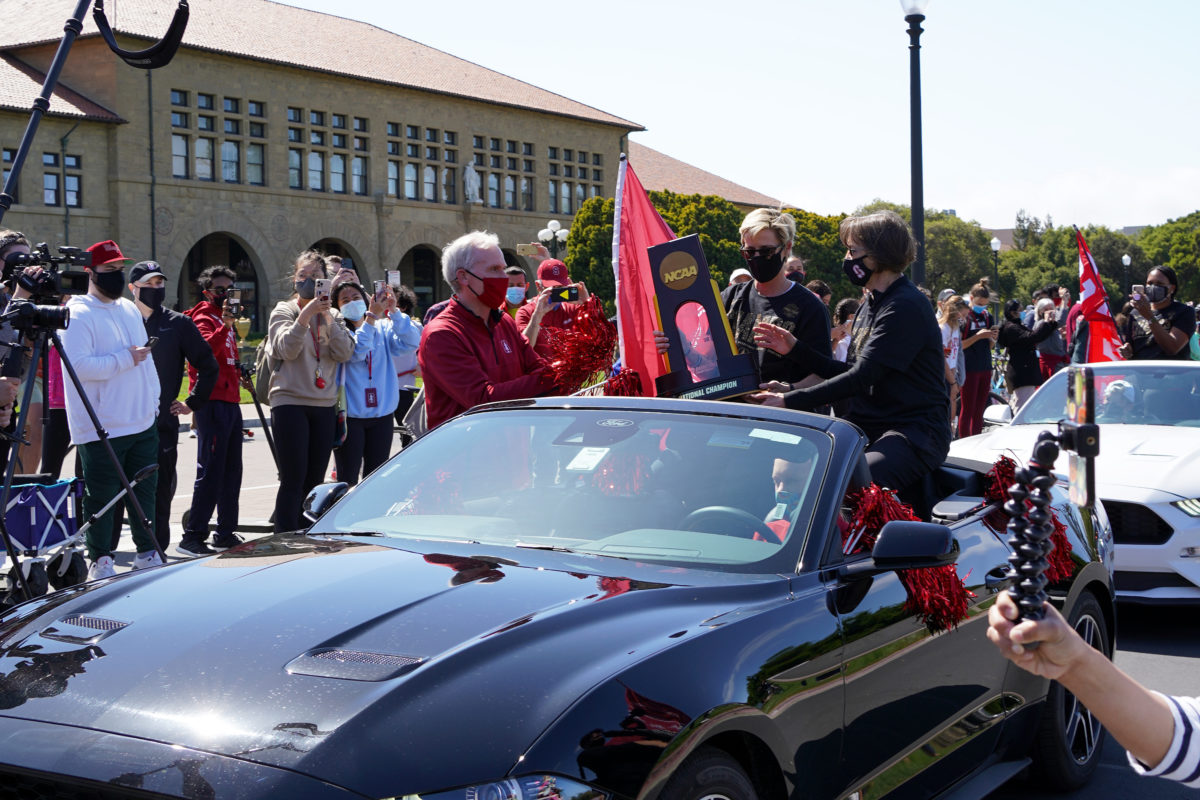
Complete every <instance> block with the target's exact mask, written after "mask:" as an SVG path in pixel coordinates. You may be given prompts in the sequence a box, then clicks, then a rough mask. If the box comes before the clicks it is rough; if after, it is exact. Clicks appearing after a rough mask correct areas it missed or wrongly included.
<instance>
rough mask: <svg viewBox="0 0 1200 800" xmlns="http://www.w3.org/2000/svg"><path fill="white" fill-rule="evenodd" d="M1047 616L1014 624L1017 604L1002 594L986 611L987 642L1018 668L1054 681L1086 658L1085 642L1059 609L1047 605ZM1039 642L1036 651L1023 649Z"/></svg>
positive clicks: (1086, 648)
mask: <svg viewBox="0 0 1200 800" xmlns="http://www.w3.org/2000/svg"><path fill="white" fill-rule="evenodd" d="M1044 608H1045V611H1046V616H1045V617H1044V618H1042V619H1041V620H1025V621H1024V622H1021V623H1017V622H1016V619H1017V616H1018V609H1017V604H1016V602H1015V601H1014V600H1013V599H1012V597H1011V596H1010V595H1009V594H1008V592H1001V593H1000V594H999V595H997V597H996V604H995V605H994V606H992V608H991V610H990V611H988V624H989V627H988V632H987V635H988V638H989V639H991V640H992V643H993V644H994V645H996V647H998V648H999V649H1000V653H1001V655H1003V656H1004V657H1005V658H1007V659H1009V660H1010V661H1012V662H1013V663H1014V664H1016V665H1017V666H1018V667H1021V668H1022V669H1025V670H1028V671H1029V672H1032V673H1033V674H1034V675H1041V676H1042V677H1043V678H1050V679H1051V680H1055V679H1057V678H1060V677H1062V675H1063V674H1064V673H1066V672H1067V671H1068V670H1070V669H1071V667H1072V666H1073V665H1074V664H1075V663H1076V662H1077V661H1079V659H1080V658H1082V657H1083V656H1085V655H1087V652H1088V650H1089V648H1088V644H1087V642H1085V641H1084V640H1083V639H1081V638H1080V636H1079V634H1077V633H1076V632H1075V631H1074V630H1073V629H1072V628H1071V626H1070V625H1068V624H1067V621H1066V620H1065V619H1063V616H1062V614H1060V613H1058V609H1056V608H1055V607H1054V606H1052V605H1050V604H1049V603H1047V604H1046V605H1045V606H1044ZM1031 642H1040V644H1039V645H1038V646H1037V649H1035V650H1027V649H1026V648H1025V647H1024V645H1027V644H1030V643H1031Z"/></svg>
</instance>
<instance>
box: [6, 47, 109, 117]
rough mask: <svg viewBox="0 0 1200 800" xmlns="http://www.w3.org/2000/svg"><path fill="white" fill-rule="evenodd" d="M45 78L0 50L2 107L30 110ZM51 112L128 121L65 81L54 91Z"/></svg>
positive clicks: (65, 115) (60, 114) (40, 73)
mask: <svg viewBox="0 0 1200 800" xmlns="http://www.w3.org/2000/svg"><path fill="white" fill-rule="evenodd" d="M45 81H46V75H45V74H44V73H42V72H39V71H37V70H36V69H34V68H33V67H31V66H29V65H28V64H26V63H24V62H23V61H20V60H18V59H16V58H13V57H12V56H10V55H6V54H3V53H0V108H4V109H12V110H15V111H29V110H30V109H32V108H33V101H34V98H36V97H37V96H38V95H39V94H41V93H42V84H43V83H45ZM49 113H50V114H53V115H59V116H64V117H83V118H84V119H95V120H102V121H104V122H124V121H125V120H123V119H121V118H120V117H119V116H117V115H116V114H114V113H113V112H111V111H109V110H108V109H107V108H104V107H103V106H101V105H97V104H96V103H93V102H92V101H91V100H88V99H87V98H86V97H84V96H83V95H81V94H79V93H77V92H73V91H71V90H70V89H68V88H66V87H65V86H63V85H62V84H61V83H60V84H59V85H58V86H57V87H55V89H54V91H53V92H52V93H51V94H50V112H49Z"/></svg>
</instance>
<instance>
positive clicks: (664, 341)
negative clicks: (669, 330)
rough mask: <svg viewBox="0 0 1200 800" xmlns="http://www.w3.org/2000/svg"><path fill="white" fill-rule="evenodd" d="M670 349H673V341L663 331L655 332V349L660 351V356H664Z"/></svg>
mask: <svg viewBox="0 0 1200 800" xmlns="http://www.w3.org/2000/svg"><path fill="white" fill-rule="evenodd" d="M670 347H671V341H670V340H669V339H668V338H667V335H666V334H665V333H663V332H662V331H655V332H654V349H655V350H657V351H658V354H659V355H660V356H661V355H664V354H665V353H666V352H667V350H668V349H669V348H670Z"/></svg>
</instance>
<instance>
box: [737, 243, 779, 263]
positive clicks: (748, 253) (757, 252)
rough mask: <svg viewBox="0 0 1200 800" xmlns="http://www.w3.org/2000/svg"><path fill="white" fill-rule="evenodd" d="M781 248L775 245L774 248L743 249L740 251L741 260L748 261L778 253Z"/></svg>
mask: <svg viewBox="0 0 1200 800" xmlns="http://www.w3.org/2000/svg"><path fill="white" fill-rule="evenodd" d="M781 247H783V245H775V246H774V247H743V248H742V249H741V253H742V258H744V259H746V260H747V261H748V260H750V259H752V258H760V257H763V256H769V255H771V254H772V253H775V252H778V251H779V248H781Z"/></svg>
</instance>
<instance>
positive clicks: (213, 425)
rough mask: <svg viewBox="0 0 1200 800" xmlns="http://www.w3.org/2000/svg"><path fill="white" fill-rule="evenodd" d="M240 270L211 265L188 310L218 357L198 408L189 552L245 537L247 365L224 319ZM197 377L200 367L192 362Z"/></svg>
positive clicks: (183, 548)
mask: <svg viewBox="0 0 1200 800" xmlns="http://www.w3.org/2000/svg"><path fill="white" fill-rule="evenodd" d="M236 278H237V274H236V273H235V272H234V271H233V270H231V269H230V268H229V267H223V266H214V267H209V268H208V269H206V270H204V271H203V272H201V273H200V278H199V280H198V281H197V283H198V284H199V285H200V291H201V295H202V296H203V297H204V299H203V300H202V301H200V302H199V303H197V304H196V305H195V307H193V308H191V309H190V310H188V311H187V312H186V313H187V315H188V316H189V317H191V318H192V321H193V322H195V323H196V327H197V328H199V329H200V335H202V336H203V337H204V340H205V341H206V342H208V346H209V347H211V348H212V351H213V355H215V356H216V358H217V367H218V370H219V371H218V373H217V385H216V386H215V387H213V391H212V394H211V395H210V396H209V399H208V402H207V403H206V404H204V405H203V406H202V407H200V408H199V409H197V410H196V411H195V419H196V483H195V487H194V488H193V489H192V508H191V512H190V513H189V515H188V523H187V525H186V526H185V527H184V531H183V541H181V542H180V543H179V546H178V547H177V548H176V549H177V550H179V552H181V553H184V554H185V555H194V556H199V555H206V554H208V553H212V552H213V551H214V550H218V551H219V550H228V549H229V548H231V547H234V546H236V545H238V544H240V543H241V541H242V540H241V537H239V536H238V535H237V534H235V533H234V532H233V531H234V528H236V527H237V523H238V493H239V492H240V491H241V487H242V411H241V407H240V406H239V405H238V401H239V400H240V399H241V396H240V394H239V392H238V385H239V384H240V383H241V377H242V374H241V369H240V367H239V366H238V363H239V359H238V346H237V337H236V336H235V335H234V333H233V328H232V327H230V326H229V325H228V324H226V323H225V321H224V316H225V313H224V306H225V300H226V298H227V297H228V295H229V290H230V289H231V288H232V287H233V282H234V280H235V279H236ZM188 376H189V377H190V378H191V380H192V381H193V382H194V381H195V380H196V371H195V370H194V369H193V368H192V367H191V365H189V366H188ZM214 508H215V509H217V532H216V534H215V535H214V536H213V544H212V548H211V549H210V548H209V547H208V545H206V544H205V543H204V540H205V539H207V538H208V523H209V520H211V519H212V515H213V509H214Z"/></svg>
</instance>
